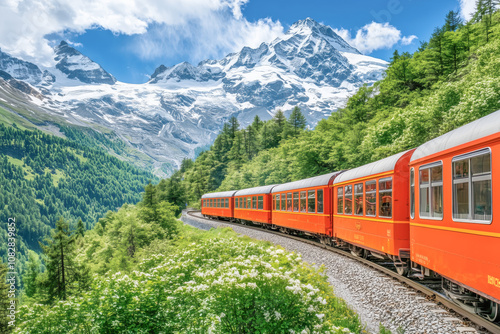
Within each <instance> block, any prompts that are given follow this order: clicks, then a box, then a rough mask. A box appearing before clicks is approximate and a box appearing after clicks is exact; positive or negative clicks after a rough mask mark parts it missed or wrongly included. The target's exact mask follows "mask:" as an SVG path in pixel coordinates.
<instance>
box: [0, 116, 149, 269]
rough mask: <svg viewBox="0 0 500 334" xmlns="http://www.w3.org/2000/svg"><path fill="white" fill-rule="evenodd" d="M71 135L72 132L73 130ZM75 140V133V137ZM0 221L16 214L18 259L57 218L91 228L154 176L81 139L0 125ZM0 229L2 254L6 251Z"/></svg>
mask: <svg viewBox="0 0 500 334" xmlns="http://www.w3.org/2000/svg"><path fill="white" fill-rule="evenodd" d="M73 135H74V134H73ZM75 139H77V138H75ZM0 168H1V173H0V187H1V188H2V192H1V193H0V205H2V208H1V210H0V221H2V222H7V219H8V218H15V219H16V227H17V233H18V241H19V243H18V247H19V250H18V254H17V256H18V264H19V265H20V266H21V265H22V264H23V263H24V261H26V258H27V248H29V249H33V250H39V249H40V248H39V243H38V242H39V241H41V240H42V238H43V237H44V236H47V235H49V231H50V229H51V228H53V227H54V226H55V223H56V221H57V220H58V219H59V217H63V218H64V219H65V220H66V221H68V222H69V223H70V225H71V226H73V227H76V223H77V221H78V220H79V219H81V220H82V221H83V224H84V225H85V226H86V227H87V228H90V227H92V226H93V224H94V223H95V222H96V221H97V220H98V218H99V217H102V216H103V215H104V214H105V213H106V212H107V211H108V210H115V209H116V208H118V207H121V206H122V205H123V204H124V203H136V202H138V201H139V200H140V198H141V192H142V191H143V189H144V185H145V184H147V182H148V180H150V179H153V180H154V176H153V175H152V174H150V173H146V172H143V171H140V170H139V169H137V168H135V167H133V166H131V165H130V164H128V163H125V162H122V161H120V160H118V159H117V158H114V157H112V156H110V155H109V154H107V153H105V152H104V151H103V150H100V149H96V148H89V146H87V145H83V144H81V141H76V140H67V139H62V138H58V137H55V136H51V135H48V134H45V133H42V132H41V131H38V130H34V131H29V130H21V129H18V128H16V127H15V126H14V127H10V126H5V125H3V124H0ZM5 238H6V229H0V257H5V254H6V242H5V240H6V239H5Z"/></svg>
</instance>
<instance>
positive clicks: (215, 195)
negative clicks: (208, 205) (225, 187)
mask: <svg viewBox="0 0 500 334" xmlns="http://www.w3.org/2000/svg"><path fill="white" fill-rule="evenodd" d="M235 192H236V190H230V191H221V192H218V193H209V194H205V195H203V196H201V198H219V197H233V195H234V193H235Z"/></svg>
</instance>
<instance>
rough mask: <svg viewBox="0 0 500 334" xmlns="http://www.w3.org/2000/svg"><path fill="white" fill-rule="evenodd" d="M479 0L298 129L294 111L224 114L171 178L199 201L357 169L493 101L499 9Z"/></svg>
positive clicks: (499, 61)
mask: <svg viewBox="0 0 500 334" xmlns="http://www.w3.org/2000/svg"><path fill="white" fill-rule="evenodd" d="M486 3H487V2H482V1H480V2H478V4H479V7H478V10H477V13H476V15H475V16H474V19H473V20H471V22H468V23H463V22H462V21H461V20H460V17H459V14H458V13H457V12H453V11H452V12H450V13H449V14H448V15H447V16H446V18H445V20H444V24H443V26H441V27H437V28H436V29H435V31H434V33H433V35H432V37H431V39H430V40H429V41H428V42H425V43H422V45H421V46H420V48H419V50H418V51H416V52H415V53H414V54H409V53H403V54H399V53H398V52H397V51H396V52H395V53H394V55H393V57H392V59H391V62H390V66H389V68H388V69H387V71H386V76H385V78H384V79H383V80H381V81H379V82H377V83H376V84H375V85H374V86H372V87H366V86H365V87H362V88H361V89H360V90H359V91H358V92H357V93H356V94H355V95H354V96H352V97H351V98H350V99H349V100H348V102H347V104H346V106H345V107H344V108H343V109H340V110H338V111H337V112H334V113H332V115H331V116H330V117H329V118H328V119H325V120H322V121H320V122H319V123H318V125H317V126H316V128H315V129H314V130H312V131H309V130H303V128H304V127H303V125H301V123H300V122H298V123H297V118H300V116H297V115H295V116H293V117H290V119H289V120H286V119H284V116H283V115H282V113H281V112H278V113H277V114H276V115H275V117H274V118H273V119H272V120H270V121H267V122H261V121H260V120H258V119H256V120H255V121H254V123H253V124H252V125H250V126H249V127H247V128H246V129H241V130H238V126H237V124H235V123H234V121H233V122H230V123H229V124H226V126H225V127H224V129H223V131H222V132H221V134H220V135H219V137H218V138H217V139H216V141H215V143H214V144H213V146H212V147H211V149H210V150H209V151H206V152H204V153H202V154H201V155H200V156H199V157H198V159H197V160H196V161H195V162H194V164H193V165H192V166H190V167H189V168H186V170H185V171H184V172H183V173H181V172H180V171H179V172H178V173H177V175H176V176H175V178H172V179H170V181H169V182H170V183H172V182H175V180H178V183H177V188H179V187H180V188H181V189H184V193H185V196H186V198H187V199H188V200H189V201H190V202H192V203H193V204H194V205H196V203H197V202H198V199H199V198H200V196H201V195H202V194H203V193H206V192H210V191H215V190H217V189H219V190H230V189H241V188H246V187H252V186H259V185H265V184H273V183H283V182H287V181H292V180H297V179H301V178H306V177H311V176H314V175H318V174H322V173H327V172H332V171H335V170H342V169H348V168H353V167H357V166H360V165H363V164H366V163H369V162H372V161H375V160H378V159H381V158H384V157H387V156H389V155H392V154H395V153H397V152H401V151H403V150H406V149H410V148H414V147H416V146H418V145H420V144H422V143H424V142H426V141H428V140H430V139H432V138H435V137H436V136H439V135H441V134H443V133H446V132H448V131H450V130H452V129H454V128H457V127H459V126H461V125H463V124H466V123H469V122H471V121H473V120H475V119H477V118H480V117H482V116H485V115H487V114H489V113H491V112H493V111H496V110H498V109H500V80H499V79H500V38H499V37H500V24H499V23H500V13H499V12H498V10H496V11H495V9H494V8H495V7H492V8H490V7H488V6H487V4H486ZM297 124H298V125H297ZM182 177H184V180H183V181H180V180H181V179H182ZM165 182H167V181H165Z"/></svg>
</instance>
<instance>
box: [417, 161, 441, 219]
mask: <svg viewBox="0 0 500 334" xmlns="http://www.w3.org/2000/svg"><path fill="white" fill-rule="evenodd" d="M419 172H420V182H419V184H420V186H419V187H420V202H419V203H420V217H429V218H443V165H442V163H441V162H438V163H433V164H430V165H426V166H422V167H420V169H419Z"/></svg>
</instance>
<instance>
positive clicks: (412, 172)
mask: <svg viewBox="0 0 500 334" xmlns="http://www.w3.org/2000/svg"><path fill="white" fill-rule="evenodd" d="M410 217H411V218H412V219H413V218H415V169H413V168H411V169H410Z"/></svg>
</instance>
